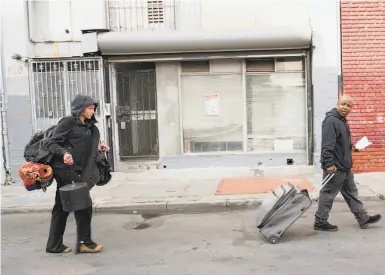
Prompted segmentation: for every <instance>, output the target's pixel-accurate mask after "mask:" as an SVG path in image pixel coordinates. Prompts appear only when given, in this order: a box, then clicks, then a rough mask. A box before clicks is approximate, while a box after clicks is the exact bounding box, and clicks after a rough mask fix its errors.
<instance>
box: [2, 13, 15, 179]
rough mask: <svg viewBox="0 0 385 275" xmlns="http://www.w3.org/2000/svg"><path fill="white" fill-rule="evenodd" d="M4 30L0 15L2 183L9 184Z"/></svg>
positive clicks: (9, 165)
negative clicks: (3, 178)
mask: <svg viewBox="0 0 385 275" xmlns="http://www.w3.org/2000/svg"><path fill="white" fill-rule="evenodd" d="M3 45H4V31H3V17H2V16H0V64H1V66H0V70H1V73H0V83H1V86H0V89H1V93H0V111H1V116H0V119H1V137H2V138H1V140H2V144H1V147H2V150H1V151H2V153H3V162H4V163H3V165H4V171H5V180H4V183H2V184H4V185H11V184H12V182H13V180H12V172H11V154H10V152H9V141H8V125H7V106H6V105H7V104H6V101H7V98H6V85H5V77H6V76H5V62H4V49H3Z"/></svg>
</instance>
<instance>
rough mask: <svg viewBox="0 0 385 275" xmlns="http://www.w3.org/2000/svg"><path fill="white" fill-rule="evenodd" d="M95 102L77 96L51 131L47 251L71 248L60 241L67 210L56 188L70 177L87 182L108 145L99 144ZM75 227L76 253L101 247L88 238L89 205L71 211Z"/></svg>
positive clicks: (89, 251) (90, 214) (96, 250)
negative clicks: (51, 203)
mask: <svg viewBox="0 0 385 275" xmlns="http://www.w3.org/2000/svg"><path fill="white" fill-rule="evenodd" d="M97 107H98V103H97V102H96V101H95V100H94V99H92V98H91V97H88V96H83V95H78V96H76V97H75V99H74V100H73V101H72V103H71V113H72V116H67V117H64V118H62V119H61V120H60V121H59V123H58V125H57V127H56V129H55V132H54V133H53V135H52V137H51V139H50V142H49V145H48V147H49V150H50V151H51V153H52V154H53V155H54V156H53V158H52V160H51V162H50V165H51V167H52V168H53V174H54V178H55V180H56V183H57V190H56V197H55V205H54V207H53V209H52V218H51V226H50V230H49V238H48V242H47V247H46V252H48V253H68V252H71V251H72V250H71V248H69V247H67V246H65V245H64V244H63V235H64V231H65V228H66V223H67V218H68V215H69V212H65V211H63V207H62V202H61V198H60V193H59V188H60V187H62V186H64V185H67V184H70V183H71V182H72V180H74V181H76V180H75V179H74V178H76V179H77V181H82V182H89V180H90V178H91V175H92V170H93V164H94V163H93V162H94V161H95V156H96V154H97V152H98V150H103V149H106V150H108V149H109V148H108V146H106V145H102V144H101V143H100V133H99V130H98V128H97V127H96V126H95V123H96V122H97V121H96V119H95V115H94V114H95V110H96V108H97ZM74 215H75V219H76V226H77V244H76V252H78V253H95V252H99V251H101V250H102V246H101V245H99V244H97V243H95V242H93V241H92V239H91V218H92V206H90V207H89V208H86V209H83V210H79V211H75V212H74Z"/></svg>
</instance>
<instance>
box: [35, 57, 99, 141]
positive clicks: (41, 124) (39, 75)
mask: <svg viewBox="0 0 385 275" xmlns="http://www.w3.org/2000/svg"><path fill="white" fill-rule="evenodd" d="M102 65H103V62H102V59H101V58H85V59H68V60H63V59H56V60H54V61H53V60H52V59H51V60H39V61H32V62H31V63H30V81H31V83H30V89H31V97H32V100H31V102H32V104H31V105H32V110H33V112H32V114H33V123H34V125H33V126H34V127H33V128H34V131H35V132H36V131H38V130H45V129H47V128H48V127H50V126H51V125H54V124H56V123H57V122H58V121H59V120H60V119H61V118H62V117H63V116H67V115H70V114H71V101H72V100H73V99H74V97H75V96H76V95H78V94H81V95H88V96H90V97H92V98H94V99H95V100H97V101H98V102H99V104H100V105H99V106H100V107H99V108H98V109H97V110H96V114H95V117H96V119H97V120H98V124H97V125H98V128H99V131H100V134H101V137H102V139H103V138H104V137H105V121H104V114H103V106H104V83H103V66H102Z"/></svg>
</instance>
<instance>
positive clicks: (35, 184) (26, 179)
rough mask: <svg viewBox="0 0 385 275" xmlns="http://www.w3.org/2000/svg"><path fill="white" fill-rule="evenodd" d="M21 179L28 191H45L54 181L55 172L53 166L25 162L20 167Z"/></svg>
mask: <svg viewBox="0 0 385 275" xmlns="http://www.w3.org/2000/svg"><path fill="white" fill-rule="evenodd" d="M18 172H19V177H20V178H21V179H22V181H23V183H24V186H25V188H26V189H27V190H28V191H33V190H38V189H43V191H45V189H46V188H47V187H48V186H49V185H51V183H52V181H53V171H52V168H51V166H49V165H46V164H41V163H34V162H30V161H29V162H25V163H24V164H23V165H21V166H20V168H19V170H18Z"/></svg>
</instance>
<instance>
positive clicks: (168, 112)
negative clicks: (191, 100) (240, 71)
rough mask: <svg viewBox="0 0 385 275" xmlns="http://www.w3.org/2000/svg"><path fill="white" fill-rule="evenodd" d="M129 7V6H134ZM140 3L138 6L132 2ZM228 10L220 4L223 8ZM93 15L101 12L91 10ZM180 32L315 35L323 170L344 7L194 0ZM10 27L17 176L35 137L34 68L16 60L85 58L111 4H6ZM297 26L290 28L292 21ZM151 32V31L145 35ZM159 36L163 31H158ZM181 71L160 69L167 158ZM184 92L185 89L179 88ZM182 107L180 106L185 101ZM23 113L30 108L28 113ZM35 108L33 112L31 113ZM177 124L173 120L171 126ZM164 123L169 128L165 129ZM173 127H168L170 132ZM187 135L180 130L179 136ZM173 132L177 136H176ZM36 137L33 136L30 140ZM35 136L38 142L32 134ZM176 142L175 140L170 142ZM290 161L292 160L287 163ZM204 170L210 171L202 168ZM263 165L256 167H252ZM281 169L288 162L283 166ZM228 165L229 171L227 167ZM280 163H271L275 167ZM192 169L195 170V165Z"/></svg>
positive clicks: (327, 2) (179, 10) (179, 18)
mask: <svg viewBox="0 0 385 275" xmlns="http://www.w3.org/2000/svg"><path fill="white" fill-rule="evenodd" d="M127 2H128V1H127ZM132 2H135V1H132ZM219 3H220V4H219ZM89 7H92V8H93V9H89ZM175 10H176V14H175V29H176V30H178V31H185V32H186V34H187V33H188V32H189V31H190V30H211V31H212V30H221V29H226V30H232V31H236V30H237V29H252V28H255V27H261V26H262V27H263V26H270V25H275V26H277V25H278V26H283V27H284V26H288V25H295V26H302V25H309V24H310V25H311V26H312V29H313V44H314V46H315V47H314V49H313V57H312V78H313V84H314V125H315V132H314V143H315V148H316V150H315V154H314V161H315V163H316V164H318V161H319V151H320V124H321V122H322V119H323V117H324V114H325V112H326V111H327V110H328V109H330V108H331V107H333V106H334V105H335V101H336V99H337V90H338V84H337V79H338V74H339V60H340V58H339V53H338V45H339V43H338V41H339V37H338V30H339V25H338V10H339V9H338V5H337V3H336V1H335V0H314V1H305V0H303V1H299V0H292V1H284V0H281V1H278V0H277V1H270V0H258V1H255V0H242V1H235V0H227V1H217V0H192V1H181V0H177V1H176V8H175ZM3 16H4V21H5V24H4V25H5V26H6V29H5V37H4V38H5V45H4V48H5V49H4V51H5V53H4V56H5V60H6V68H7V78H6V82H7V84H6V85H7V93H8V106H7V107H8V109H7V111H8V120H9V125H10V129H9V132H10V140H11V144H10V145H11V154H12V156H11V157H12V167H13V172H14V175H16V174H15V172H16V170H17V168H18V166H19V165H20V163H22V161H23V158H22V152H23V149H24V146H25V144H26V142H28V139H29V137H30V134H32V116H31V111H30V96H29V80H28V64H27V63H24V62H22V61H18V60H13V59H12V58H11V57H12V55H13V54H14V53H18V54H20V55H21V56H26V57H30V58H34V57H52V58H61V57H73V56H81V52H82V51H81V42H80V33H81V29H90V28H91V29H99V28H108V25H109V24H108V22H110V21H111V18H108V17H109V16H110V14H108V9H107V5H106V1H98V0H95V1H30V5H29V6H27V2H26V1H24V0H13V1H5V4H4V5H3ZM288 18H290V20H289V19H288ZM142 31H150V30H142ZM151 31H162V29H159V30H151ZM176 70H177V65H176V64H170V63H165V64H157V88H158V94H159V98H158V104H159V119H160V124H159V125H160V126H163V127H165V128H163V129H162V130H160V132H159V145H160V153H161V155H163V156H176V155H178V154H179V153H180V148H179V147H180V146H179V145H180V141H179V140H178V142H177V139H180V138H181V136H180V134H179V135H178V134H177V133H178V132H179V133H180V129H179V128H180V126H179V124H178V123H179V119H180V114H179V105H178V104H179V101H178V102H177V100H176V98H178V97H177V92H178V93H179V86H178V87H177V86H176V84H177V79H176V77H177V76H176V75H175V72H176ZM178 85H179V83H178ZM178 100H180V99H179V98H178ZM20 106H22V108H20ZM26 106H28V108H25V107H26ZM171 116H172V118H171ZM161 121H163V122H165V123H164V124H161ZM166 122H167V123H168V124H167V127H166ZM178 129H179V130H178ZM168 131H169V132H168ZM27 133H28V134H27ZM29 133H30V134H29ZM170 136H172V137H173V139H172V140H170V139H169V137H170ZM176 142H177V144H178V147H176V146H175V144H176ZM282 157H284V156H282ZM210 158H211V159H214V161H215V162H216V163H222V164H223V165H224V164H225V163H228V164H229V165H230V164H231V165H232V164H234V165H243V164H242V163H245V162H244V161H242V157H240V158H237V159H239V160H240V161H232V160H228V159H229V157H228V156H216V155H213V157H210ZM189 159H192V158H191V157H190V156H189V157H187V156H186V157H184V158H180V156H179V157H177V159H176V160H175V161H176V163H178V164H179V163H181V164H183V161H184V160H187V162H186V163H184V164H183V165H185V164H186V165H187V164H188V163H189V161H188V160H189ZM205 159H206V157H203V158H202V159H201V160H200V159H199V158H196V159H195V160H193V162H194V163H198V164H197V166H202V165H203V166H205V164H204V163H207V161H206V160H205ZM199 163H203V164H199ZM246 163H247V165H249V164H250V165H252V164H253V163H255V160H254V159H251V160H250V161H246ZM278 163H281V160H280V161H278ZM222 164H221V165H222ZM275 164H277V163H271V165H275ZM187 166H188V165H187Z"/></svg>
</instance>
